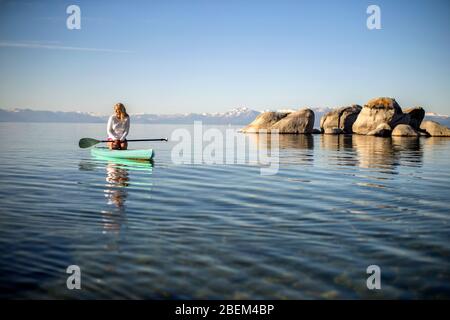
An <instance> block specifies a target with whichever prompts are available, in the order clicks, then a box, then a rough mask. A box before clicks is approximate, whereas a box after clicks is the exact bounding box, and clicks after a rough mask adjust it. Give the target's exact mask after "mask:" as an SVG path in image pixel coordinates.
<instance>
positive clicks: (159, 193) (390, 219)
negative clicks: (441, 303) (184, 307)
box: [0, 123, 450, 299]
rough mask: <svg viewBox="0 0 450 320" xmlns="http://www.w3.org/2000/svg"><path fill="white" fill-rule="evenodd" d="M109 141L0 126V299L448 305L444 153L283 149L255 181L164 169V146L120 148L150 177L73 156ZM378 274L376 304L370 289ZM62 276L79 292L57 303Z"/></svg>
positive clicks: (227, 173) (344, 140)
mask: <svg viewBox="0 0 450 320" xmlns="http://www.w3.org/2000/svg"><path fill="white" fill-rule="evenodd" d="M176 128H177V127H176V126H170V125H135V126H133V128H132V134H131V136H130V137H129V138H130V139H132V138H143V137H155V138H158V137H164V136H168V137H170V134H171V132H172V131H173V130H175V129H176ZM187 128H188V129H189V127H187ZM218 128H219V129H221V130H224V129H225V128H226V127H218ZM104 130H105V128H104V125H102V124H42V123H40V124H26V123H1V124H0V134H1V136H2V137H4V138H3V139H2V142H1V149H2V151H1V153H0V181H1V183H2V188H1V189H0V289H1V290H0V296H1V297H7V298H156V299H167V298H169V299H173V298H188V299H191V298H199V299H203V298H226V299H228V298H230V299H239V298H250V299H257V298H275V299H302V298H325V299H333V298H349V299H355V298H407V299H409V298H442V297H446V298H449V297H450V281H449V280H450V268H449V267H450V241H449V240H450V237H449V235H450V225H449V222H450V218H449V214H450V204H449V203H450V202H449V197H450V170H449V161H450V160H449V159H450V139H448V138H421V139H420V140H417V139H406V138H395V139H394V138H392V139H391V138H374V137H364V136H321V135H315V136H302V135H300V136H297V135H290V136H282V137H281V140H280V153H279V155H280V167H279V172H278V174H276V175H272V176H263V175H261V174H260V167H259V166H258V165H255V164H240V165H204V164H196V165H175V164H173V163H172V161H171V149H172V147H173V146H174V145H175V144H176V143H175V142H168V143H161V142H156V143H150V144H149V143H136V144H131V143H130V147H133V148H140V147H153V148H154V149H155V151H156V157H155V161H154V164H153V165H146V164H141V165H131V166H130V165H127V164H118V163H113V162H107V161H102V160H98V159H94V158H92V157H91V155H90V153H89V151H88V150H84V149H83V150H82V149H79V148H78V146H77V143H78V140H79V139H80V138H81V137H102V136H103V134H104ZM5 137H6V138H5ZM247 138H248V141H249V143H250V144H252V143H253V144H255V143H257V140H258V137H257V136H250V137H247ZM373 264H375V265H378V266H379V267H380V268H381V281H382V289H381V290H375V291H370V290H368V289H367V287H366V279H367V277H368V275H367V273H366V268H367V267H368V266H369V265H373ZM69 265H78V266H79V267H80V268H81V286H82V289H81V290H72V291H71V290H68V289H67V288H66V280H67V276H68V274H66V268H67V267H68V266H69Z"/></svg>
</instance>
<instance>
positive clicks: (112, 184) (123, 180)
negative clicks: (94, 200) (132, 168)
mask: <svg viewBox="0 0 450 320" xmlns="http://www.w3.org/2000/svg"><path fill="white" fill-rule="evenodd" d="M129 180H130V178H129V173H128V170H126V169H124V168H123V167H119V166H118V165H117V164H114V163H109V164H108V165H107V166H106V182H107V184H106V189H105V190H104V193H105V198H106V199H107V204H108V206H110V208H111V209H110V210H103V211H102V215H103V228H104V232H105V233H107V232H114V233H118V232H119V231H120V227H121V225H122V222H123V219H124V217H125V201H126V198H127V196H128V193H127V190H126V187H128V185H129Z"/></svg>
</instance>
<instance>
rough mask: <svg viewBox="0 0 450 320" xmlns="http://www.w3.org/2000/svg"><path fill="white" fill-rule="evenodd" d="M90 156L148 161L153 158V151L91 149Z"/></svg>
mask: <svg viewBox="0 0 450 320" xmlns="http://www.w3.org/2000/svg"><path fill="white" fill-rule="evenodd" d="M91 154H92V155H94V156H98V157H102V158H109V159H134V160H150V159H152V158H153V155H154V153H153V149H136V150H110V149H109V148H100V147H97V148H92V149H91Z"/></svg>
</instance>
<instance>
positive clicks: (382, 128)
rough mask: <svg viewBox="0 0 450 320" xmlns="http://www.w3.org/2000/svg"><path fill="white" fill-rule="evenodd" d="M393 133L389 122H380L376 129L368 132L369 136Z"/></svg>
mask: <svg viewBox="0 0 450 320" xmlns="http://www.w3.org/2000/svg"><path fill="white" fill-rule="evenodd" d="M391 133H392V129H391V127H390V126H389V125H388V124H387V123H380V124H379V125H378V126H377V127H376V128H375V129H373V130H372V131H369V132H368V133H367V135H368V136H377V137H389V136H390V135H391Z"/></svg>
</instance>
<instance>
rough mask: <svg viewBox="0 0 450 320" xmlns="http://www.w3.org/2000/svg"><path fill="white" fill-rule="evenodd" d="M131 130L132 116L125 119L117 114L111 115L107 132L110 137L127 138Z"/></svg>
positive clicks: (114, 138)
mask: <svg viewBox="0 0 450 320" xmlns="http://www.w3.org/2000/svg"><path fill="white" fill-rule="evenodd" d="M129 131H130V117H126V118H125V119H124V120H120V119H118V118H117V117H116V116H115V115H112V116H111V117H109V120H108V125H107V132H108V138H111V139H113V140H121V141H123V140H125V138H126V137H127V135H128V132H129Z"/></svg>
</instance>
